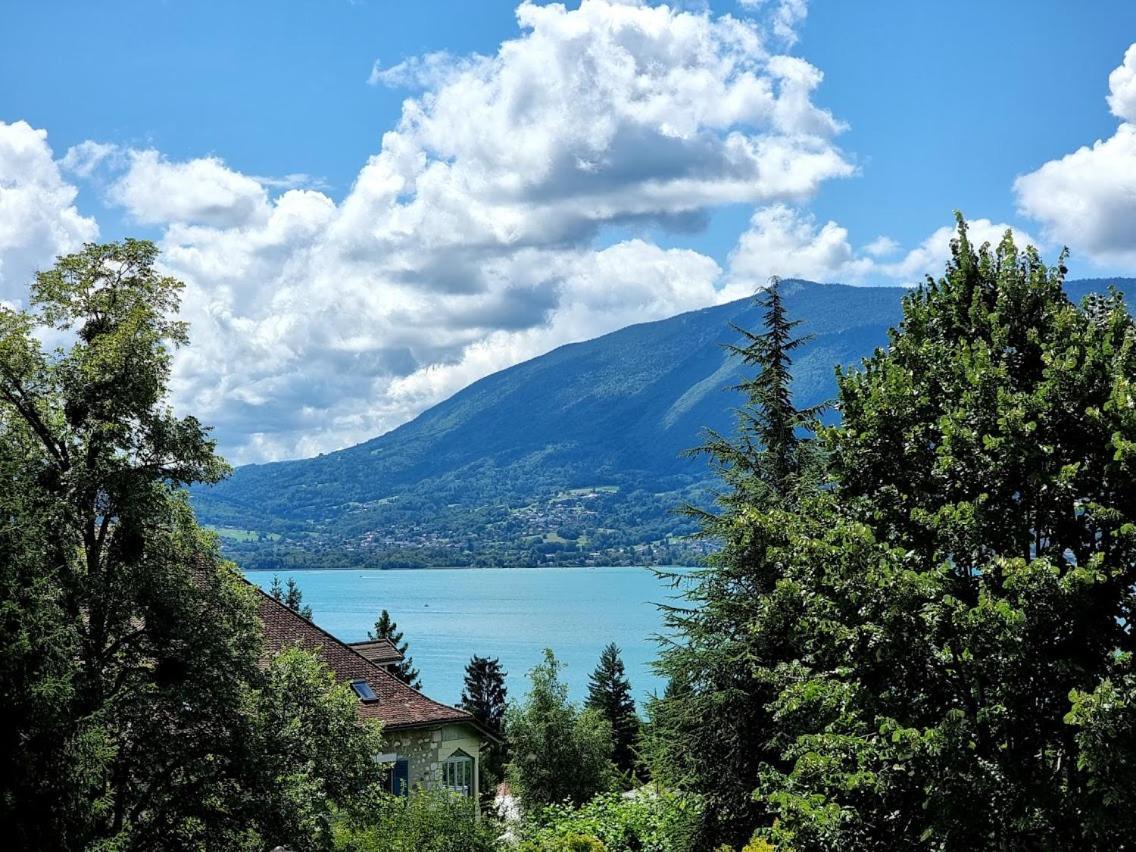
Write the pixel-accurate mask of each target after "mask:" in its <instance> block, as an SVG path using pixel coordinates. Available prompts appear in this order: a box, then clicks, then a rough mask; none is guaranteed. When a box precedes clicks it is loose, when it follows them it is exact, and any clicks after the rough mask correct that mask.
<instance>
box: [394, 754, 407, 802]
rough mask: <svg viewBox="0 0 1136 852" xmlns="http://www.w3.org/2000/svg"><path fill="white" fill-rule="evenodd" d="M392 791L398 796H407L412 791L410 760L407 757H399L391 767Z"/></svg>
mask: <svg viewBox="0 0 1136 852" xmlns="http://www.w3.org/2000/svg"><path fill="white" fill-rule="evenodd" d="M390 791H391V792H392V793H394V794H395V795H396V796H405V795H407V794H408V793H409V792H410V761H409V760H407V759H406V758H405V757H400V758H397V759H396V760H395V762H394V766H393V767H391V774H390Z"/></svg>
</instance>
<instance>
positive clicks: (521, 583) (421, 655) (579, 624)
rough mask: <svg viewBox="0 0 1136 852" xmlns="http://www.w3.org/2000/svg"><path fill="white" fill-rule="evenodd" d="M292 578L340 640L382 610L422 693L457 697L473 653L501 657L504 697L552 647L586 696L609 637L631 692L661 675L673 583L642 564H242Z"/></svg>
mask: <svg viewBox="0 0 1136 852" xmlns="http://www.w3.org/2000/svg"><path fill="white" fill-rule="evenodd" d="M274 574H279V576H280V579H281V582H286V581H287V579H288V578H289V577H292V578H294V579H295V580H296V583H297V584H298V585H299V587H300V590H301V591H302V592H303V595H304V603H305V604H307V605H309V606H311V608H312V611H313V616H314V620H315V622H316V624H318V625H319V626H320V627H322V628H324V629H325V630H327V631H328V632H330V633H332V634H333V635H334V636H336V637H337V638H339V639H341V640H343V641H345V642H355V641H358V640H361V639H365V638H367V631H368V630H369V629H370V628H371V627H372V626H373V625H374V622H375V619H376V618H377V617H378V615H379V611H380V610H382V609H384V608H386V609H388V610H390V613H391V617H392V618H394V620H395V621H396V622H397V623H398V628H399V630H401V631H402V632H403V634H404V640H405V641H408V642H409V643H410V649H409V652H410V656H411V657H413V659H414V663H415V665H416V666H417V667H418V669H419V671H420V672H421V677H422V688H423V691H424V692H425V693H426V694H427V695H429V696H430V697H432V698H435V699H437V700H439V701H444V702H446V703H451V704H452V703H455V702H457V701H458V700H459V699H460V698H461V690H462V681H463V678H464V675H465V666H466V663H468V662H469V658H470V656H471V655H473V654H478V655H480V656H483V657H486V656H488V657H500V659H501V664H502V665H503V666H504V668H505V670H506V671H507V672H508V673H509V676H508V680H507V686H508V689H509V695H510V696H513V697H520V696H522V695H523V694H524V693H525V691H526V685H527V678H526V675H527V673H528V671H529V669H531V668H532V667H533V666H534V665H536V664H537V663H538V662H540V660H541V657H542V654H543V650H544V649H545V648H552V650H553V651H555V652H556V656H557V657H558V658H559V659H560V661H561V662H563V663H564V664H565V668H564V671H563V677H564V680H565V681H566V682H567V684H568V687H569V690H570V693H571V696H572V698H573V699H574V700H576V701H580V700H582V699H583V698H584V697H585V696H586V694H587V685H588V675H589V674H590V673H591V671H592V669H593V668H595V665H596V661H597V660H598V658H599V655H600V651H601V650H602V649H603V647H604V645H606V644H607V643H608V642H615V643H616V644H617V645H619V647H620V648H621V649H622V650H623V661H624V664H625V665H626V667H627V675H628V678H629V679H630V680H631V686H632V689H633V690H634V692H635V696H636V699H637V700H639V701H642V700H643V699H644V698H646V697H647V695H649V694H650V693H651V692H653V691H656V690H658V691H660V692H661V691H662V688H663V683H662V681H661V680H660V679H659V678H658V677H656V676H655V674H654V673H653V672H652V671H651V666H650V664H651V661H652V660H654V659H655V657H656V656H657V653H658V644H657V642H656V641H655V637H656V636H657V635H658V634H659V633H660V632H661V631H662V618H661V614H660V612H659V610H658V608H657V606H656V605H657V604H659V603H675V602H676V599H675V594H676V592H675V590H674V589H672V588H671V587H670V586H669V585H668V584H666V583H664V582H661V581H660V580H659V579H657V578H656V577H655V575H654V574H653V573H652V572H651V570H650V569H648V568H453V569H448V568H436V569H429V570H418V571H294V572H290V573H289V572H272V571H249V572H247V573H246V576H247V577H248V578H249V580H251V581H252V582H254V583H256V584H257V585H259V586H261V588H264V589H268V588H269V587H270V586H271V585H272V577H273V575H274Z"/></svg>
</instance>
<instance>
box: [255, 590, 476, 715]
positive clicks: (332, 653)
mask: <svg viewBox="0 0 1136 852" xmlns="http://www.w3.org/2000/svg"><path fill="white" fill-rule="evenodd" d="M253 588H255V589H256V591H257V593H258V595H259V601H260V620H261V622H262V623H263V624H264V636H265V644H266V651H267V652H268V653H269V654H276V653H278V652H280V651H282V650H283V649H285V648H288V647H291V646H293V645H299V646H300V647H302V648H304V649H305V650H307V651H310V652H312V653H314V654H316V655H317V656H319V657H320V658H321V659H322V660H323V661H324V663H325V664H326V665H327V667H328V668H329V669H331V671H332V672H334V674H335V676H336V678H338V679H339V680H340V681H342V682H344V683H349V682H351V681H353V680H365V681H367V682H368V683H369V684H370V685H371V689H372V690H373V691H374V693H375V695H377V696H378V699H379V700H378V701H371V702H363V701H360V702H359V717H360V718H363V719H379V720H380V721H382V723H383V727H384V728H387V729H388V730H389V729H397V728H418V727H428V726H431V725H440V724H446V723H465V724H469V725H473V726H474V727H478V728H479V727H480V726H478V725H477V722H476V720H474V718H473V716H471V715H470V714H469V713H467V712H465V711H464V710H459V709H457V708H456V707H450V706H449V705H447V704H441V703H439V702H437V701H434V700H433V699H431V698H427V697H426V696H425V695H423V694H422V693H421V692H419V691H418V690H416V689H411V688H410V687H409V686H407V685H406V684H404V683H403V682H402V681H400V680H399V679H398V678H396V677H395V676H394V675H392V674H391V673H390V672H388V671H387V670H386V669H384V668H382V667H381V666H378V665H376V664H375V663H372V662H371V661H370V660H368V659H366V658H365V657H364V656H363V655H362V654H360V653H359V652H358V651H356V650H354V649H353V648H352V647H351V646H349V645H347V644H345V643H343V642H340V641H339V640H338V639H336V638H335V637H334V636H332V635H331V634H330V633H328V632H327V631H326V630H323V629H322V628H320V627H317V626H316V625H315V624H313V623H312V622H310V621H308V620H307V619H306V618H304V617H303V616H301V615H299V614H297V613H296V612H294V611H293V610H291V609H289V608H288V607H286V606H285V605H284V604H282V603H280V602H278V601H276V600H275V599H274V598H272V596H270V595H268V594H266V593H265V592H264V591H262V590H261V589H260V588H258V587H256V586H253Z"/></svg>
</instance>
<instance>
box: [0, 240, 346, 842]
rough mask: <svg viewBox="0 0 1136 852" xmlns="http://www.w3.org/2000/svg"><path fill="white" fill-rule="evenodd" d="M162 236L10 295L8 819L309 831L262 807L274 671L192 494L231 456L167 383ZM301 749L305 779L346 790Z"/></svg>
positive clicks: (237, 832)
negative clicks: (176, 403) (265, 727)
mask: <svg viewBox="0 0 1136 852" xmlns="http://www.w3.org/2000/svg"><path fill="white" fill-rule="evenodd" d="M156 257H157V250H156V248H155V247H154V246H153V245H152V244H150V243H148V242H143V241H137V240H126V241H125V242H122V243H112V244H108V245H88V246H86V247H85V248H84V249H83V250H82V251H81V252H79V253H77V254H74V255H70V256H67V257H63V258H60V260H59V261H58V263H57V264H56V265H55V266H54V268H52V269H51V270H49V271H47V272H44V273H40V274H39V275H37V277H36V281H35V283H34V285H33V287H32V289H31V293H30V299H29V308H28V309H27V310H23V311H19V310H13V309H10V308H7V307H0V471H2V473H3V476H4V487H3V488H0V592H2V594H3V598H2V599H0V699H2V700H0V758H2V760H3V765H4V767H5V769H4V771H3V772H2V773H0V823H2V824H3V825H4V826H5V831H6V834H5V840H6V842H8V843H9V844H12V845H13V846H15V847H17V848H34V849H86V848H100V849H104V848H105V849H116V850H127V849H161V848H198V847H210V848H234V849H239V848H263V843H262V841H263V840H264V838H265V837H266V836H267V835H266V830H271V831H274V832H275V833H276V835H277V836H281V839H282V840H283V841H284V842H289V843H295V844H298V845H302V846H306V847H313V846H318V842H317V841H318V840H319V838H318V837H313V836H310V835H309V834H307V833H296V832H292V833H289V832H286V831H277V830H276V829H275V828H274V827H270V819H269V816H268V815H269V814H271V813H272V812H274V807H273V805H272V804H271V803H272V801H273V800H274V798H276V797H278V796H279V795H281V792H280V791H281V789H282V785H281V784H280V783H279V782H280V780H281V779H279V778H277V777H275V775H274V773H273V772H271V771H266V767H270V766H271V765H272V763H271V761H269V760H268V758H269V757H270V756H271V754H272V750H271V749H270V748H267V747H265V748H258V746H257V743H263V742H265V739H264V737H261V736H258V734H257V731H258V730H259V729H260V727H261V721H262V720H263V718H264V716H263V714H262V713H261V712H260V711H259V710H258V709H257V708H258V707H259V706H263V704H264V702H269V701H270V700H271V698H272V696H273V694H274V681H273V680H272V679H271V678H266V677H265V676H264V675H263V674H262V673H261V671H260V669H259V665H258V664H259V660H260V653H261V643H260V632H259V623H258V621H257V618H256V608H255V600H254V599H253V596H252V593H251V591H250V589H249V588H248V587H247V585H246V584H245V583H243V581H241V580H240V578H239V577H238V576H237V575H236V573H235V571H234V569H233V568H232V566H231V565H228V564H226V563H224V562H222V560H221V559H220V558H219V556H218V553H217V550H216V545H215V540H214V539H213V538H212V537H211V536H209V535H207V534H206V533H204V532H203V531H201V530H200V529H199V528H198V527H197V525H196V523H195V520H194V517H193V514H192V512H191V511H190V508H189V505H188V503H187V501H186V497H185V493H184V490H183V486H186V485H189V484H192V483H210V482H215V481H216V480H217V479H218V478H220V477H221V476H223V475H224V474H225V473H226V471H227V470H228V468H227V466H226V465H225V463H224V462H223V461H222V460H221V459H220V458H219V457H218V456H217V455H216V454H215V453H214V447H213V442H212V441H211V440H210V438H209V437H208V434H207V431H206V430H205V429H204V428H203V427H202V426H201V424H200V423H198V421H197V420H196V419H194V418H193V417H178V416H176V415H175V414H174V413H173V412H172V411H171V410H170V408H169V406H168V405H167V404H166V401H165V395H166V387H167V383H168V380H169V376H170V365H171V352H172V349H173V348H174V347H176V346H180V345H182V344H184V343H186V341H187V338H186V326H185V324H184V323H182V322H180V321H178V320H177V319H176V310H177V305H178V294H179V291H180V290H181V284H180V282H178V281H176V280H174V279H172V278H169V277H167V276H164V275H161V274H160V273H159V272H158V271H157V269H156V268H155V260H156ZM307 712H309V715H312V716H314V717H316V718H317V719H318V724H323V723H329V722H330V720H331V718H332V715H333V714H329V713H328V712H323V711H322V710H320V708H319V706H318V705H317V706H312V707H309V708H308V711H307ZM294 715H295V714H294ZM309 724H317V723H315V722H312V723H309ZM351 727H352V730H359V731H360V732H361V733H360V734H358V735H355V734H352V737H355V742H362V740H361V739H360V738H361V737H363V736H365V735H366V732H364V731H363V729H360V728H358V726H355V725H354V719H353V715H352V725H351ZM313 751H318V752H319V754H318V755H316V756H315V757H314V758H313V759H314V760H315V763H314V765H315V766H317V767H320V768H319V769H318V770H317V771H316V774H318V775H320V776H321V778H320V784H318V785H315V786H321V787H323V788H325V789H329V790H330V789H340V790H342V789H343V788H342V787H339V788H335V787H334V786H333V785H331V784H329V783H325V782H327V781H328V778H327V777H326V776H328V775H333V774H335V773H337V772H339V771H340V770H341V769H342V766H341V764H340V762H339V761H338V759H337V758H336V753H335V752H327V750H326V749H322V748H320V749H313ZM325 752H326V753H325ZM325 758H326V761H325V760H324V759H325ZM277 765H279V764H277ZM355 781H358V782H359V783H360V784H363V783H367V780H366V779H365V778H362V777H361V776H359V775H356V776H355ZM321 795H326V793H323V794H321ZM325 834H326V833H325Z"/></svg>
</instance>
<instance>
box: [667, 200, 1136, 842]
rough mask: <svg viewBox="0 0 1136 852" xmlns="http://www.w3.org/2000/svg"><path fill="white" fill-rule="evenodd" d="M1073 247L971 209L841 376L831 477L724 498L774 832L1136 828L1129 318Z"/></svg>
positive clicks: (1072, 836)
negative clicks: (1079, 268) (1077, 280)
mask: <svg viewBox="0 0 1136 852" xmlns="http://www.w3.org/2000/svg"><path fill="white" fill-rule="evenodd" d="M1063 260H1064V258H1062V261H1061V262H1059V263H1058V264H1057V265H1056V266H1055V267H1048V266H1046V265H1045V264H1044V263H1043V262H1042V261H1041V259H1040V257H1039V255H1038V254H1037V252H1036V251H1035V250H1034V249H1032V248H1029V249H1026V250H1025V251H1019V250H1018V248H1017V247H1016V246H1015V245H1014V243H1013V240H1012V239H1011V237H1010V235H1009V234H1007V236H1006V237H1005V238H1004V239H1003V240H1002V242H1001V243H1000V244H999V245H998V246H997V247H996V248H993V249H992V248H990V247H989V246H985V245H984V246H982V247H980V248H978V249H975V247H973V246H972V245H971V244H970V242H969V240H968V236H967V231H966V226H965V223H964V222H962V220H961V218H960V220H959V228H958V234H957V238H956V239H955V241H954V243H953V245H952V259H951V261H950V263H949V264H948V266H947V270H946V274H945V275H944V277H943V278H941V279H939V280H938V281H928V282H927V284H926V285H925V286H923V287H922V288H920V289H918V290H916V291H914V292H913V293H911V294H910V295H909V296H908V297H907V298H906V300H905V303H904V316H903V320H902V323H901V324H900V326H899V327H898V328H897V329H896V330H895V331H894V332H893V333H892V337H891V342H890V345H889V347H888V348H887V349H886V350H885V349H881V350H879V351H877V352H876V353H875V354H874V355H873V356H872V357H871V358H868V359H867V360H866V361H865V362H864V363H863V365H862V366H861V367H860V368H859V369H856V370H851V371H846V372H841V373H840V374H839V401H838V404H839V408H840V410H841V413H842V415H843V418H842V421H841V423H840V424H838V425H836V426H833V427H830V428H826V429H824V430H822V432H821V435H820V443H821V445H822V447H823V451H824V455H825V457H826V459H827V470H828V476H827V482H826V487H825V488H823V489H819V490H813V491H812V492H811V493H802V494H801V495H799V496H798V497H797V498H796V499H795V500H794V501H791V502H785V501H782V502H780V503H773V504H770V505H767V506H761V505H754V506H752V507H748V508H746V509H745V510H743V511H741V512H739V513H738V515H737V516H736V517H735V518H734V519H733V523H732V525H731V528H730V535H729V536H727V537H726V546H725V548H724V550H723V553H724V554H725V557H724V558H728V559H730V561H731V562H733V563H736V564H741V563H740V560H739V559H737V556H736V554H738V553H740V552H741V551H740V550H739V549H738V545H737V543H739V542H745V543H746V545H747V548H748V549H747V551H746V552H748V553H749V554H750V555H751V557H752V560H753V562H752V564H755V565H763V566H766V569H767V573H766V574H763V575H761V576H762V577H763V578H764V579H763V581H762V582H761V583H760V584H758V585H755V586H753V587H752V590H751V591H750V593H749V594H748V596H747V598H741V597H739V598H737V599H736V602H735V607H734V611H733V615H732V616H731V618H730V620H729V622H728V623H726V624H724V625H723V626H724V627H732V628H733V629H734V630H735V632H736V633H737V634H738V635H739V636H743V637H744V639H742V640H741V641H740V643H739V645H738V648H737V650H738V651H739V656H738V658H737V659H738V660H741V661H743V664H742V665H741V666H737V668H746V669H748V670H749V672H750V675H751V677H752V678H753V679H754V680H755V681H756V682H758V683H761V684H764V685H765V688H766V690H767V694H768V695H769V696H770V697H769V700H768V702H767V704H766V711H767V717H766V722H765V725H764V726H763V727H760V728H755V729H754V730H755V731H757V732H759V734H758V737H757V740H758V741H757V743H756V744H755V748H753V749H751V751H750V759H751V761H752V765H751V766H747V767H746V769H747V770H749V771H751V772H756V774H757V776H758V783H757V785H756V792H757V803H758V804H759V806H760V808H761V810H759V811H758V812H756V814H755V816H756V817H757V823H756V825H757V826H758V827H759V829H760V832H759V834H760V835H761V836H762V837H764V839H766V840H768V841H770V842H772V843H773V844H775V845H776V846H778V847H788V848H793V849H797V850H802V852H803V850H820V849H848V850H885V849H886V850H905V849H909V850H917V849H1031V848H1060V849H1115V848H1119V847H1121V846H1123V845H1125V844H1126V843H1127V838H1128V837H1130V836H1131V835H1132V832H1133V830H1136V817H1134V816H1133V812H1132V810H1131V809H1130V808H1129V807H1128V806H1127V800H1128V797H1129V795H1130V794H1131V792H1132V786H1131V784H1132V776H1131V773H1130V770H1129V769H1128V768H1127V767H1130V766H1131V765H1132V761H1133V758H1134V757H1136V753H1134V751H1133V748H1134V746H1136V730H1134V727H1133V726H1134V725H1136V714H1134V713H1133V708H1134V707H1136V692H1134V691H1133V687H1134V686H1136V684H1134V682H1133V672H1132V666H1133V657H1132V653H1133V647H1132V645H1133V638H1132V632H1131V617H1132V613H1133V611H1134V607H1136V592H1134V589H1136V503H1134V502H1133V498H1132V495H1133V494H1136V481H1134V477H1136V464H1134V461H1136V440H1134V438H1136V414H1134V411H1136V406H1134V405H1133V404H1132V399H1133V398H1134V394H1136V326H1134V324H1133V320H1132V318H1131V316H1130V315H1129V313H1128V311H1127V309H1126V307H1125V305H1124V301H1123V299H1122V298H1121V297H1120V296H1119V295H1118V294H1116V293H1112V294H1109V295H1104V296H1096V297H1091V298H1089V299H1087V300H1086V301H1084V302H1083V303H1082V304H1080V305H1075V304H1073V303H1071V302H1070V301H1069V299H1068V298H1067V297H1066V296H1065V293H1064V291H1063V289H1062V281H1063V276H1064V272H1065V269H1064V264H1063ZM715 606H716V605H715ZM712 608H713V607H712ZM697 686H698V685H697V683H690V682H687V683H686V684H684V687H685V688H693V689H697Z"/></svg>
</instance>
